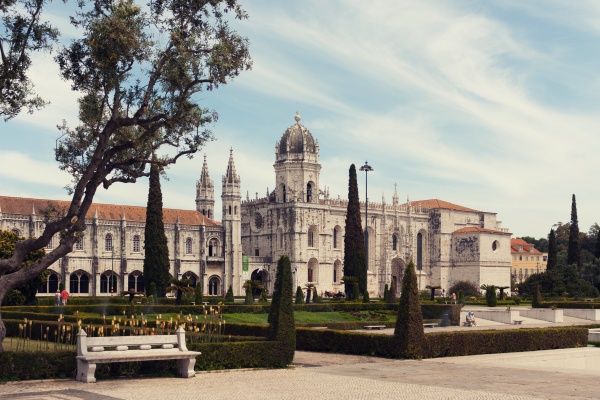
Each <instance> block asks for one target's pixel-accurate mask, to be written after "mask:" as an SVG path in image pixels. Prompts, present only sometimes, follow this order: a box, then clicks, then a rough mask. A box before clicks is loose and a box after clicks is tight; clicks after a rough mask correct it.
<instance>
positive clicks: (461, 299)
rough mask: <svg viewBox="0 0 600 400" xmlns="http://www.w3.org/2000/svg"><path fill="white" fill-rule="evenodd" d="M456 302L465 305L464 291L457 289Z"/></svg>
mask: <svg viewBox="0 0 600 400" xmlns="http://www.w3.org/2000/svg"><path fill="white" fill-rule="evenodd" d="M458 304H461V305H463V306H464V305H465V292H463V291H462V290H459V291H458Z"/></svg>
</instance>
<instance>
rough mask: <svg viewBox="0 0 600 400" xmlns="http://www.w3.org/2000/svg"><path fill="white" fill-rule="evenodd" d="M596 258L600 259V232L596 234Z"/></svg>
mask: <svg viewBox="0 0 600 400" xmlns="http://www.w3.org/2000/svg"><path fill="white" fill-rule="evenodd" d="M594 257H596V258H600V230H598V231H597V232H596V248H595V249H594Z"/></svg>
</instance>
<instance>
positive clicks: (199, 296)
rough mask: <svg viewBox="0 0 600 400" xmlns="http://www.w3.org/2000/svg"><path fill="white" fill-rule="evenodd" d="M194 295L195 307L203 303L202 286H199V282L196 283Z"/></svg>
mask: <svg viewBox="0 0 600 400" xmlns="http://www.w3.org/2000/svg"><path fill="white" fill-rule="evenodd" d="M194 295H195V296H194V301H195V302H196V305H197V306H199V305H200V304H202V303H203V302H204V296H203V295H202V285H201V284H200V282H198V283H196V290H195V292H194Z"/></svg>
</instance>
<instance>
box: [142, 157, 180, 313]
mask: <svg viewBox="0 0 600 400" xmlns="http://www.w3.org/2000/svg"><path fill="white" fill-rule="evenodd" d="M144 251H145V257H144V271H143V272H144V282H145V283H147V284H148V285H151V284H152V283H154V284H155V285H156V294H157V296H158V297H165V294H166V293H167V286H168V284H169V266H170V263H169V247H168V246H167V236H166V235H165V225H164V223H163V203H162V191H161V188H160V168H159V167H158V165H156V164H152V167H151V168H150V189H149V191H148V206H147V208H146V226H145V228H144ZM147 287H149V286H147ZM148 294H149V293H148ZM178 304H181V298H179V303H178Z"/></svg>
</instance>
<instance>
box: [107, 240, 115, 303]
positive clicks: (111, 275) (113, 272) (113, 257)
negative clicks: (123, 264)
mask: <svg viewBox="0 0 600 400" xmlns="http://www.w3.org/2000/svg"><path fill="white" fill-rule="evenodd" d="M111 246H112V248H111V250H112V257H111V266H110V278H109V281H108V291H109V292H110V295H111V296H112V295H113V276H114V274H115V246H114V245H113V243H112V242H111Z"/></svg>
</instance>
